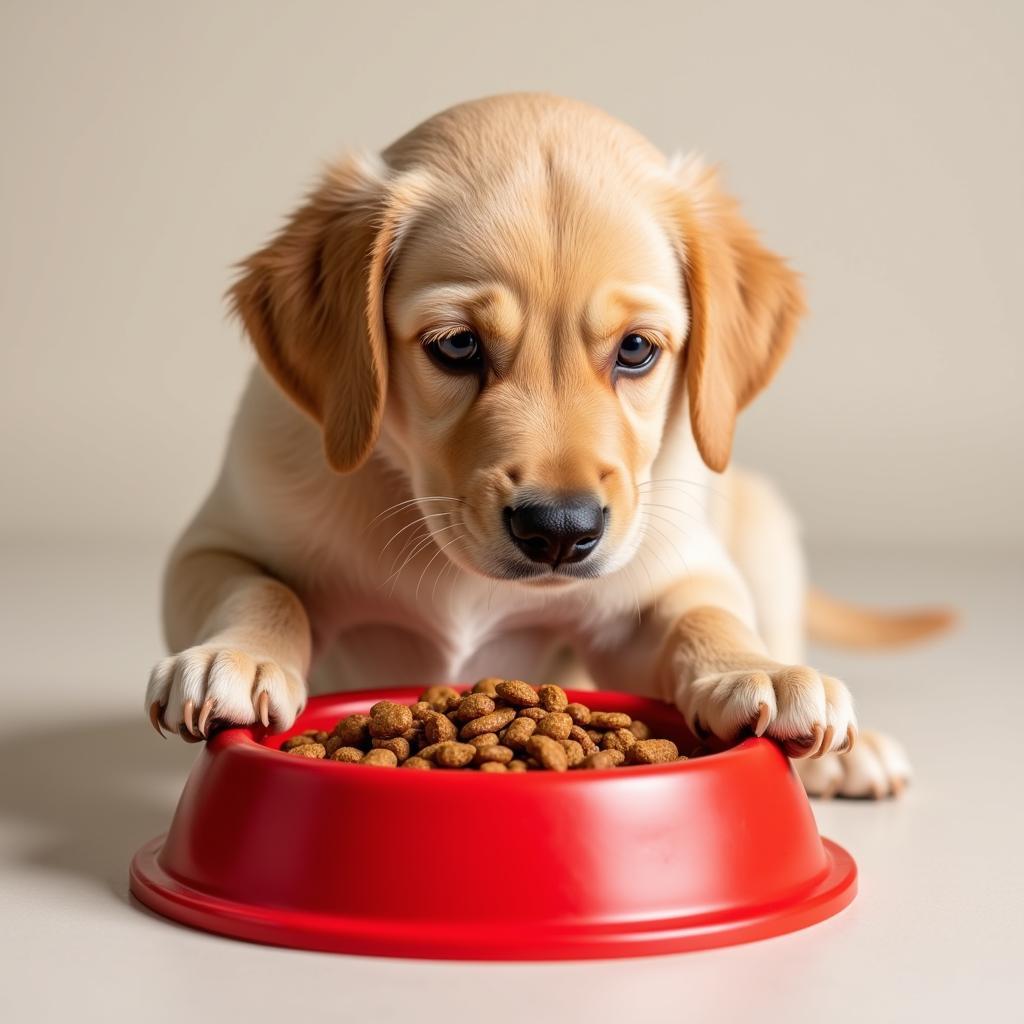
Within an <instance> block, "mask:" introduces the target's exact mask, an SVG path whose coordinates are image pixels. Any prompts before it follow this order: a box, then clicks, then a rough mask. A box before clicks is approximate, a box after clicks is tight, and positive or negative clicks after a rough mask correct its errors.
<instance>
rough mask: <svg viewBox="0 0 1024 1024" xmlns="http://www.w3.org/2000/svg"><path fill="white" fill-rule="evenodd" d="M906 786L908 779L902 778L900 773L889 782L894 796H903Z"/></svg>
mask: <svg viewBox="0 0 1024 1024" xmlns="http://www.w3.org/2000/svg"><path fill="white" fill-rule="evenodd" d="M906 788H907V780H906V779H901V778H900V777H899V776H898V775H897V776H896V777H895V778H893V779H892V780H891V781H890V782H889V789H890V790H891V791H892V795H893V796H896V797H899V796H903V791H904V790H905V789H906Z"/></svg>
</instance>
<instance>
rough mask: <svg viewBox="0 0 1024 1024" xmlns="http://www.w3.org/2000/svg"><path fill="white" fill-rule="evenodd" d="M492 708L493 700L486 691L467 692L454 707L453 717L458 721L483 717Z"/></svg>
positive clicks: (469, 720)
mask: <svg viewBox="0 0 1024 1024" xmlns="http://www.w3.org/2000/svg"><path fill="white" fill-rule="evenodd" d="M493 710H494V701H493V700H491V698H490V697H488V696H487V694H486V693H467V694H466V696H465V697H463V698H462V700H460V701H459V706H458V707H457V708H456V709H455V717H456V718H457V719H458V720H459V721H460V722H471V721H472V720H473V719H474V718H483V716H484V715H489V714H490V713H491V712H492V711H493Z"/></svg>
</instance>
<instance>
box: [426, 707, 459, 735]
mask: <svg viewBox="0 0 1024 1024" xmlns="http://www.w3.org/2000/svg"><path fill="white" fill-rule="evenodd" d="M457 735H458V729H456V728H455V723H454V722H452V721H451V719H450V718H448V716H447V715H442V714H441V713H440V712H438V711H431V712H428V714H427V716H426V717H425V718H424V719H423V738H424V739H425V740H426V741H427V743H447V742H448V741H449V740H453V739H455V737H456V736H457Z"/></svg>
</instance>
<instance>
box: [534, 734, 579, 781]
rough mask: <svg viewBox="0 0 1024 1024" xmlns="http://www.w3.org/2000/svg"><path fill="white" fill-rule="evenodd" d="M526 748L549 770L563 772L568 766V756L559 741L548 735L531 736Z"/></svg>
mask: <svg viewBox="0 0 1024 1024" xmlns="http://www.w3.org/2000/svg"><path fill="white" fill-rule="evenodd" d="M526 749H527V750H528V751H529V752H530V754H531V755H532V756H533V757H535V758H536V759H537V761H538V762H539V763H540V764H541V765H542V766H543V767H544V768H546V769H547V770H548V771H549V772H564V771H566V770H567V769H568V767H569V758H568V756H567V755H566V753H565V750H564V749H563V747H562V745H561V743H559V742H558V740H553V739H552V738H551V737H550V736H537V735H534V736H531V737H530V739H529V741H528V742H527V744H526Z"/></svg>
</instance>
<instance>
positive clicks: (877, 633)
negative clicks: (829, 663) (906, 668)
mask: <svg viewBox="0 0 1024 1024" xmlns="http://www.w3.org/2000/svg"><path fill="white" fill-rule="evenodd" d="M955 622H956V613H955V612H954V611H952V610H951V609H948V608H920V609H911V610H909V611H880V610H878V609H876V608H862V607H859V606H858V605H854V604H851V603H850V602H848V601H842V600H840V599H839V598H837V597H833V596H832V595H831V594H827V593H825V591H823V590H820V589H818V588H817V587H811V588H810V589H809V590H808V592H807V631H808V633H809V634H810V636H811V639H812V640H814V641H815V642H817V643H822V644H830V645H832V646H834V647H855V648H861V649H864V650H874V649H876V648H879V647H901V646H903V645H904V644H912V643H917V641H919V640H923V639H926V638H927V637H931V636H936V635H938V634H940V633H945V632H946V631H947V630H949V629H951V628H952V627H953V625H954V623H955Z"/></svg>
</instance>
